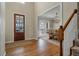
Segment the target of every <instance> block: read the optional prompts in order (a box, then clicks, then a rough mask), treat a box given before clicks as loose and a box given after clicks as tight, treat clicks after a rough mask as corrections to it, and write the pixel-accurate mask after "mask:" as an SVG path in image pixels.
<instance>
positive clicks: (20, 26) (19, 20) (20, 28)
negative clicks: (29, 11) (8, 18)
mask: <svg viewBox="0 0 79 59" xmlns="http://www.w3.org/2000/svg"><path fill="white" fill-rule="evenodd" d="M23 31H24V21H23V16H18V15H17V16H16V32H23Z"/></svg>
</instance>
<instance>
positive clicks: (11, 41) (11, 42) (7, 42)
mask: <svg viewBox="0 0 79 59" xmlns="http://www.w3.org/2000/svg"><path fill="white" fill-rule="evenodd" d="M13 42H14V41H7V42H5V44H7V43H13Z"/></svg>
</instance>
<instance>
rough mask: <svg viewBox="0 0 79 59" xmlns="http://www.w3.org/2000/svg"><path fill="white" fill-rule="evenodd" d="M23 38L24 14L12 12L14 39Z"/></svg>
mask: <svg viewBox="0 0 79 59" xmlns="http://www.w3.org/2000/svg"><path fill="white" fill-rule="evenodd" d="M24 39H25V16H24V15H21V14H14V41H18V40H24Z"/></svg>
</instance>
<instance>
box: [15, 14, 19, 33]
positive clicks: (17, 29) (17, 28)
mask: <svg viewBox="0 0 79 59" xmlns="http://www.w3.org/2000/svg"><path fill="white" fill-rule="evenodd" d="M16 32H19V16H18V15H17V16H16Z"/></svg>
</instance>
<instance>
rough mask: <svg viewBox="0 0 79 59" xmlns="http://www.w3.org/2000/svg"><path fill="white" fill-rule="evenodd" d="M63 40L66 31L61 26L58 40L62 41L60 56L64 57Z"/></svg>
mask: <svg viewBox="0 0 79 59" xmlns="http://www.w3.org/2000/svg"><path fill="white" fill-rule="evenodd" d="M63 39H64V30H63V26H60V28H59V31H58V40H59V41H60V56H63Z"/></svg>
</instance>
